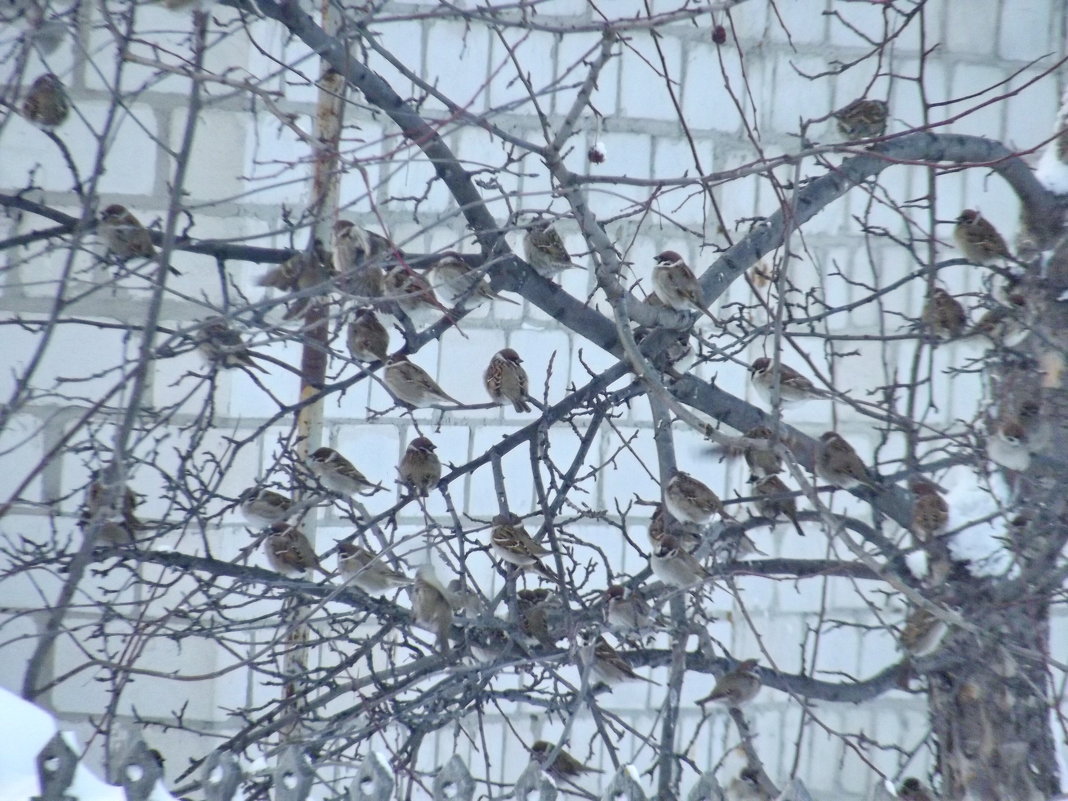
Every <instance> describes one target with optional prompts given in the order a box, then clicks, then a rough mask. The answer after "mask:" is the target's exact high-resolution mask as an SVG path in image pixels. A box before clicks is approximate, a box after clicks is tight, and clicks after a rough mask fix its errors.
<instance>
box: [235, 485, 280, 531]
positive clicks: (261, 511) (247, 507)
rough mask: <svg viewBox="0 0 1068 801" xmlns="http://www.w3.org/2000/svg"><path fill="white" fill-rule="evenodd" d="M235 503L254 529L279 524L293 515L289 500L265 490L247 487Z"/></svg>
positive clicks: (277, 493)
mask: <svg viewBox="0 0 1068 801" xmlns="http://www.w3.org/2000/svg"><path fill="white" fill-rule="evenodd" d="M237 502H238V504H239V506H240V508H241V514H243V515H244V516H245V520H247V521H248V522H249V523H250V524H252V525H253V526H255V527H256V528H266V527H267V526H270V525H272V524H274V523H281V522H283V521H284V520H286V518H288V517H289V516H290V515H291V514H292V513H293V500H292V499H291V498H287V497H286V496H285V495H282V494H281V493H280V492H275V491H274V490H269V489H265V488H259V487H249V488H248V489H247V490H245V491H244V492H242V493H241V495H240V496H239V497H238V499H237Z"/></svg>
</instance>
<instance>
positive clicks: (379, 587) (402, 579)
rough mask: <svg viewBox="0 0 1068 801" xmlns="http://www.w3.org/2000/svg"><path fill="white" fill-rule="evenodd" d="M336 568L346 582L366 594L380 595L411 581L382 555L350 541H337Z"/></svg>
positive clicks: (406, 584) (404, 585)
mask: <svg viewBox="0 0 1068 801" xmlns="http://www.w3.org/2000/svg"><path fill="white" fill-rule="evenodd" d="M337 568H338V572H339V573H340V574H341V575H342V576H343V577H344V578H345V581H346V583H349V584H355V585H356V586H357V587H359V588H360V589H361V590H363V591H364V592H366V593H367V594H368V595H382V594H384V593H387V592H389V591H390V590H394V589H396V588H397V587H406V586H408V585H409V584H411V583H412V579H410V578H408V577H407V576H406V575H404V574H403V573H400V572H398V571H396V570H394V569H392V568H391V567H390V566H389V565H387V564H386V562H385V560H384V559H382V557H380V556H377V555H375V554H373V553H371V551H369V550H367V549H366V548H363V547H361V546H359V545H356V544H354V543H351V542H339V543H338V545H337Z"/></svg>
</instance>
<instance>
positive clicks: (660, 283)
mask: <svg viewBox="0 0 1068 801" xmlns="http://www.w3.org/2000/svg"><path fill="white" fill-rule="evenodd" d="M653 292H655V293H656V296H657V297H658V298H660V300H661V301H662V302H663V303H664V305H665V306H668V307H669V308H672V309H675V310H676V311H697V312H700V313H701V314H703V315H705V316H706V317H708V319H710V320H711V321H712V322H714V323H715V324H716V325H719V324H720V322H719V320H717V319H716V316H715V315H714V314H712V312H710V311H709V310H708V309H707V308H705V305H704V303H703V302H702V300H701V285H700V284H699V283H698V282H697V276H696V275H694V273H693V270H691V269H690V267H689V265H687V264H686V262H685V261H684V260H683V258H682V256H680V255H679V254H678V253H676V252H675V251H674V250H665V251H664V252H663V253H660V254H658V255H657V257H656V265H655V266H654V267H653Z"/></svg>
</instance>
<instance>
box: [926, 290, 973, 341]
mask: <svg viewBox="0 0 1068 801" xmlns="http://www.w3.org/2000/svg"><path fill="white" fill-rule="evenodd" d="M921 319H922V320H923V324H924V327H926V328H927V330H928V331H930V332H931V333H932V334H933V335H934V336H935V337H937V338H938V339H955V338H957V337H959V336H960V335H961V334H962V333H964V326H966V325H967V324H968V315H967V314H965V313H964V307H963V306H961V305H960V301H958V300H957V299H956V298H955V297H953V296H952V295H951V294H949V293H948V292H946V290H944V289H942V288H941V287H935V288H934V289H932V290H931V294H930V295H928V296H927V302H926V303H925V304H924V305H923V317H922V318H921Z"/></svg>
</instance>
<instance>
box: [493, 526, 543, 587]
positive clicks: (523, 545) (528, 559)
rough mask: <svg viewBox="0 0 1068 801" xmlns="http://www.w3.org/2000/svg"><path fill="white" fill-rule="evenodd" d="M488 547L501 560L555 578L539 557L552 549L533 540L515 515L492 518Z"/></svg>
mask: <svg viewBox="0 0 1068 801" xmlns="http://www.w3.org/2000/svg"><path fill="white" fill-rule="evenodd" d="M490 548H491V549H492V550H493V553H494V554H496V556H497V558H498V559H501V560H502V561H505V562H508V563H509V564H512V565H516V566H517V567H521V568H523V569H527V570H533V571H534V572H536V573H539V574H541V575H542V576H545V577H546V578H548V579H552V580H554V581H555V580H556V574H555V573H553V572H552V571H551V570H549V569H548V568H547V567H545V565H543V564H542V563H541V558H542V557H544V556H550V555H551V554H552V551H550V550H549V549H548V548H544V547H542V546H541V545H539V544H538V543H537V542H535V541H534V539H533V538H532V537H531V536H530V535H529V534H528V533H527V530H526V528H524V527H523V521H522V520H521V519H520V518H519V517H518V516H517V515H514V514H511V513H508V514H500V515H496V516H495V517H494V518H493V530H492V533H491V535H490Z"/></svg>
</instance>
